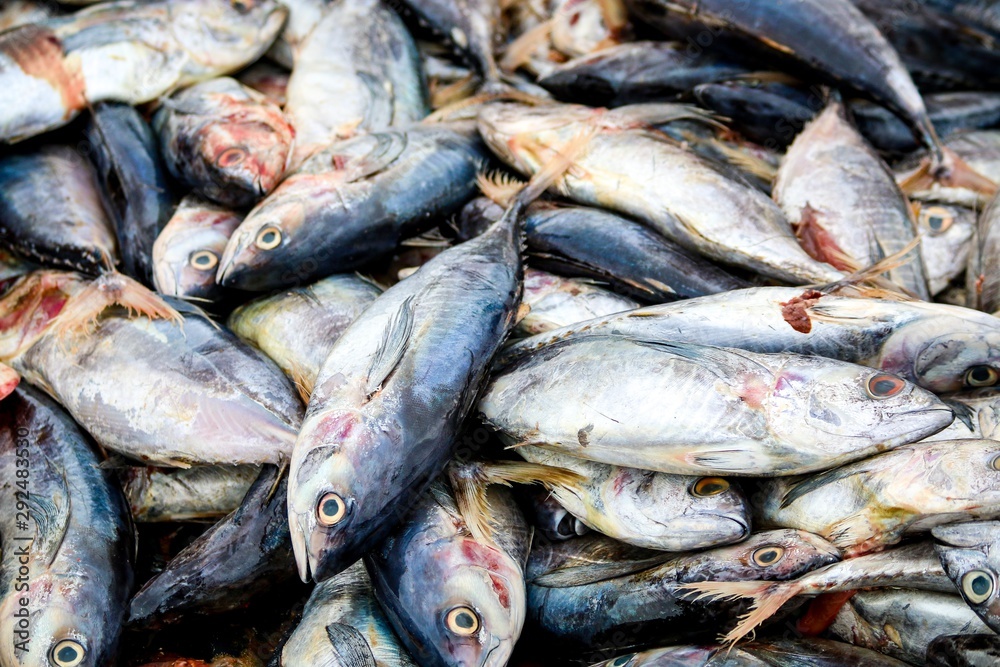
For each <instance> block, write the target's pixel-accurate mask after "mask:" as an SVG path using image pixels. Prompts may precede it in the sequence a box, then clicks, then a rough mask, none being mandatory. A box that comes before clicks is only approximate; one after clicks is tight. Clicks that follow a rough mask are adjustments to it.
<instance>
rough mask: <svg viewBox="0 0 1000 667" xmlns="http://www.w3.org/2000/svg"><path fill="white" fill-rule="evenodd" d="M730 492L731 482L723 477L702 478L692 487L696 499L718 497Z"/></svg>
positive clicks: (692, 493)
mask: <svg viewBox="0 0 1000 667" xmlns="http://www.w3.org/2000/svg"><path fill="white" fill-rule="evenodd" d="M728 490H729V482H727V481H726V480H724V479H722V478H721V477H702V478H701V479H699V480H698V481H696V482H695V483H694V484H692V485H691V495H692V496H694V497H696V498H708V497H709V496H717V495H719V494H720V493H725V492H726V491H728Z"/></svg>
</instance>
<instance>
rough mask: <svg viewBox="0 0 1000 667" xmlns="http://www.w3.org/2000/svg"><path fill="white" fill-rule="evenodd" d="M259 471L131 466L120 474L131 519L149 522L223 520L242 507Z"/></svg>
mask: <svg viewBox="0 0 1000 667" xmlns="http://www.w3.org/2000/svg"><path fill="white" fill-rule="evenodd" d="M259 472H260V467H259V466H231V465H226V466H196V467H193V468H187V469H179V470H171V469H163V468H153V467H145V468H144V467H139V466H129V467H127V468H124V469H123V470H121V471H120V472H119V475H118V476H119V479H120V480H121V482H122V489H123V490H124V492H125V497H126V498H127V499H128V503H129V508H130V509H131V510H132V518H133V519H135V521H137V522H139V523H149V522H155V521H203V520H205V519H221V518H222V517H224V516H225V515H226V514H229V513H230V512H232V511H233V510H234V509H236V508H237V507H238V506H239V504H240V501H241V500H243V497H244V496H245V495H246V492H247V489H249V488H250V485H251V484H252V483H253V481H254V479H255V478H256V477H257V475H258V473H259Z"/></svg>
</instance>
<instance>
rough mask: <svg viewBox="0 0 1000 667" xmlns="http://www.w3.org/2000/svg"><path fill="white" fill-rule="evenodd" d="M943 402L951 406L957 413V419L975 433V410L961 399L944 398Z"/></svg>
mask: <svg viewBox="0 0 1000 667" xmlns="http://www.w3.org/2000/svg"><path fill="white" fill-rule="evenodd" d="M941 402H942V403H944V404H945V405H947V406H948V407H949V408H951V411H952V412H954V413H955V421H960V422H962V423H963V424H965V426H966V427H967V428H968V429H969V430H970V431H972V432H973V433H975V431H976V425H975V420H976V417H977V415H976V411H975V410H973V409H972V408H970V407H969V406H968V405H966V404H965V403H962V402H960V401H955V400H951V399H947V398H942V399H941Z"/></svg>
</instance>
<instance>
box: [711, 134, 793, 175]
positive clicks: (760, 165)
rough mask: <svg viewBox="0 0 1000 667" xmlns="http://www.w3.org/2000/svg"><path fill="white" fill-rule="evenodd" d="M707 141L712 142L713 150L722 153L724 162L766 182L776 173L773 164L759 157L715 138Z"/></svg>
mask: <svg viewBox="0 0 1000 667" xmlns="http://www.w3.org/2000/svg"><path fill="white" fill-rule="evenodd" d="M709 143H710V144H712V146H713V147H714V148H715V150H717V151H719V152H720V153H722V155H723V157H725V158H726V162H728V163H729V164H731V165H733V166H734V167H737V168H739V169H741V170H743V171H745V172H746V173H748V174H750V175H751V176H756V177H757V178H759V179H761V180H762V181H764V182H766V183H772V182H773V181H774V178H775V176H777V175H778V170H777V169H776V168H775V167H774V166H772V165H770V164H768V163H767V162H766V161H765V160H763V159H761V158H759V157H755V156H753V155H750V154H749V153H744V152H743V151H740V150H737V149H735V148H733V147H732V146H730V145H729V144H727V143H725V142H724V141H719V140H717V139H710V140H709Z"/></svg>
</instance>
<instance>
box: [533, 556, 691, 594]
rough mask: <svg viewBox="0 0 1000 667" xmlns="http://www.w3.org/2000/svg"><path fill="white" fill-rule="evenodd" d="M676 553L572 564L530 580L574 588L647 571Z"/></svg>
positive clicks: (544, 585)
mask: <svg viewBox="0 0 1000 667" xmlns="http://www.w3.org/2000/svg"><path fill="white" fill-rule="evenodd" d="M675 556H676V554H669V553H666V552H664V553H663V555H660V556H653V557H651V558H645V559H642V560H631V561H622V562H617V563H614V562H611V563H588V564H586V565H572V566H569V567H561V568H559V569H557V570H552V571H551V572H546V573H545V574H540V575H538V576H537V577H535V578H534V579H531V580H530V582H529V583H530V584H531V585H532V586H541V587H543V588H573V587H575V586H589V585H591V584H597V583H600V582H602V581H609V580H611V579H619V578H621V577H627V576H630V575H633V574H638V573H639V572H645V571H646V570H651V569H653V568H655V567H658V566H660V565H662V564H663V563H666V562H667V561H669V560H671V558H674V557H675Z"/></svg>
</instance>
